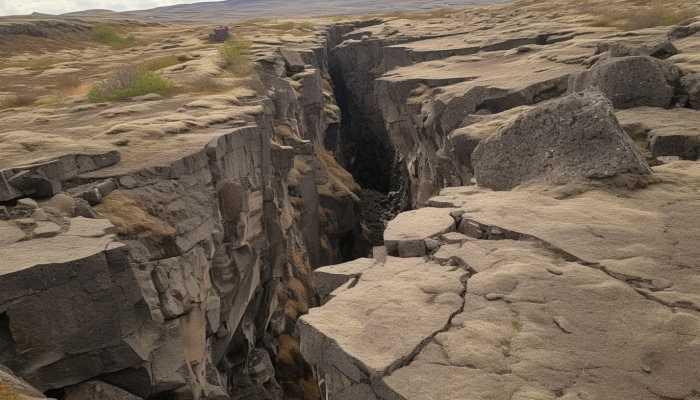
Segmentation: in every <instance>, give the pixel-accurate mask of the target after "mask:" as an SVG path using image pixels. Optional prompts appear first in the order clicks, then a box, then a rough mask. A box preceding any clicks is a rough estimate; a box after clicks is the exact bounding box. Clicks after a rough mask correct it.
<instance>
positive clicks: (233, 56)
mask: <svg viewBox="0 0 700 400" xmlns="http://www.w3.org/2000/svg"><path fill="white" fill-rule="evenodd" d="M250 48H251V43H250V42H249V41H247V40H242V39H239V38H231V39H229V40H227V41H226V42H224V44H223V46H221V48H220V49H219V54H220V55H221V59H222V60H223V62H224V68H226V69H227V70H229V71H231V72H233V73H234V74H236V75H248V74H249V73H250V71H251V70H252V65H251V62H250Z"/></svg>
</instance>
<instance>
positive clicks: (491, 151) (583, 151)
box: [472, 92, 651, 190]
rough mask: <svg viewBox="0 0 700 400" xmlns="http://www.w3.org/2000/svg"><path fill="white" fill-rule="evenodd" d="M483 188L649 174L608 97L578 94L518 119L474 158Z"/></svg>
mask: <svg viewBox="0 0 700 400" xmlns="http://www.w3.org/2000/svg"><path fill="white" fill-rule="evenodd" d="M472 160H473V164H474V172H475V176H476V180H477V182H478V183H479V185H482V186H485V187H489V188H493V189H496V190H507V189H512V188H514V187H516V186H518V185H520V184H523V183H527V182H532V181H538V180H540V181H548V182H557V183H566V182H567V181H571V180H575V179H581V178H583V179H600V178H607V177H611V176H615V175H619V174H649V173H651V171H650V169H649V167H648V166H647V164H646V162H645V161H644V160H643V159H642V157H641V155H640V154H639V152H638V150H637V149H636V148H635V146H634V143H633V142H632V140H631V139H630V138H629V137H628V136H627V134H626V133H625V132H624V131H623V130H622V128H620V126H619V123H618V121H617V119H616V118H615V115H614V114H613V109H612V106H611V105H610V103H609V102H608V100H607V99H605V98H604V97H603V96H602V95H600V94H599V93H594V92H584V93H575V94H572V95H569V96H566V97H564V98H562V99H558V100H552V101H550V102H548V103H545V104H542V105H540V106H537V107H535V108H534V109H532V110H530V111H528V112H525V113H524V114H521V115H519V116H518V117H517V118H516V119H515V120H514V121H513V122H512V123H510V124H509V125H506V126H504V127H502V128H501V129H500V130H499V131H498V132H497V133H496V134H494V135H492V136H490V137H489V138H488V139H486V140H483V141H481V142H480V143H479V145H478V146H477V148H476V149H475V150H474V153H473V154H472Z"/></svg>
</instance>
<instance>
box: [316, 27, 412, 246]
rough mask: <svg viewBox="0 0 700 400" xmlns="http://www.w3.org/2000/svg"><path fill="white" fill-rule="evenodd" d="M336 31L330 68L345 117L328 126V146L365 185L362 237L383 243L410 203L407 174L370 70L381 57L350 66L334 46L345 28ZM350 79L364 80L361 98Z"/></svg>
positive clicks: (333, 35)
mask: <svg viewBox="0 0 700 400" xmlns="http://www.w3.org/2000/svg"><path fill="white" fill-rule="evenodd" d="M332 30H335V32H334V33H331V37H329V39H328V40H329V41H328V47H329V65H328V72H329V74H330V77H331V81H332V84H333V94H334V97H335V100H336V103H337V105H338V107H339V108H340V110H341V121H340V124H338V125H336V126H333V127H331V129H329V131H328V132H327V135H326V140H325V143H324V145H325V147H326V148H327V149H329V150H330V151H332V152H333V153H334V154H335V156H336V159H337V160H338V162H339V163H340V164H341V165H342V166H343V167H344V168H345V169H346V170H347V171H348V172H350V173H351V174H352V176H353V178H354V179H355V181H356V182H357V183H358V184H359V185H360V187H361V188H362V190H361V192H360V193H359V197H360V223H361V225H362V227H363V236H364V237H363V238H362V239H363V240H365V241H367V242H368V243H369V244H370V245H371V246H381V245H382V244H383V232H384V228H385V224H386V222H387V221H389V220H391V219H392V218H393V217H395V216H396V215H397V214H398V213H399V212H401V211H405V210H407V209H408V207H409V204H408V201H407V198H408V197H409V196H408V187H407V184H406V178H405V173H404V172H403V171H402V168H401V163H400V162H399V160H398V154H397V152H396V150H395V148H394V146H393V144H392V143H391V139H390V136H389V132H388V131H387V129H386V127H385V125H384V121H383V117H382V115H381V111H380V110H379V108H378V107H377V106H376V101H377V99H376V98H375V94H374V90H373V85H374V83H373V81H374V79H375V78H374V77H373V76H371V74H370V73H369V71H370V69H371V65H369V64H372V63H376V62H377V60H372V59H370V60H365V62H366V63H367V64H368V65H362V66H357V65H355V66H352V65H348V60H347V59H344V58H343V57H342V56H341V55H339V51H337V50H338V49H337V48H336V46H338V45H340V43H338V41H339V40H343V39H342V38H343V37H344V34H339V32H338V31H339V30H340V31H342V30H343V27H333V28H332ZM356 67H357V68H356ZM349 75H354V76H349ZM348 79H356V80H357V79H360V80H363V81H364V83H363V85H364V86H363V87H364V88H365V89H366V90H364V91H363V93H362V97H361V98H360V97H358V95H357V93H356V92H357V91H356V90H355V91H353V90H352V89H351V88H350V87H349V85H350V83H349V82H348ZM345 239H346V240H351V238H345Z"/></svg>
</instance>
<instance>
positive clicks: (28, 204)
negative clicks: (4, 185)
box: [17, 198, 39, 210]
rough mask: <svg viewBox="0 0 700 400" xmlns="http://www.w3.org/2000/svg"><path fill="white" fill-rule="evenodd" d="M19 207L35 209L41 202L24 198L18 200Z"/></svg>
mask: <svg viewBox="0 0 700 400" xmlns="http://www.w3.org/2000/svg"><path fill="white" fill-rule="evenodd" d="M17 207H24V208H29V209H32V210H34V209H36V208H38V207H39V204H37V202H36V201H35V200H32V199H29V198H24V199H19V200H17Z"/></svg>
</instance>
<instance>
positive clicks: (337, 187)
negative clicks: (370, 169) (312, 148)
mask: <svg viewBox="0 0 700 400" xmlns="http://www.w3.org/2000/svg"><path fill="white" fill-rule="evenodd" d="M316 156H317V157H318V159H319V160H320V161H321V165H322V166H323V167H324V169H325V170H326V172H327V173H328V183H326V184H325V185H323V186H321V187H319V193H320V194H321V195H326V196H331V197H341V196H347V195H351V196H356V195H355V193H359V191H360V190H361V189H362V188H361V187H360V185H358V184H357V182H355V179H354V178H353V177H352V175H351V174H350V173H349V172H348V171H346V170H345V169H344V168H343V167H341V166H340V164H338V161H336V159H335V157H333V154H331V152H329V151H328V150H326V149H322V148H318V149H317V150H316Z"/></svg>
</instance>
